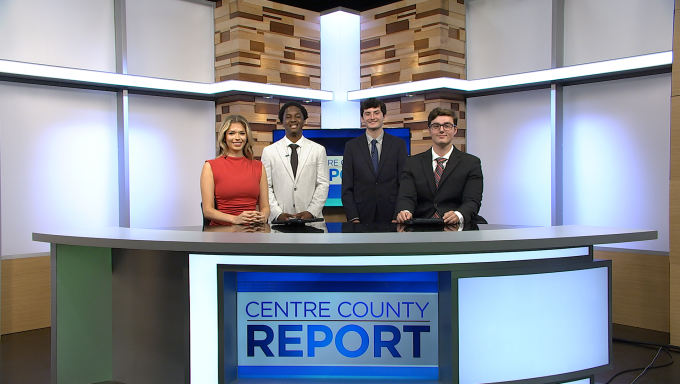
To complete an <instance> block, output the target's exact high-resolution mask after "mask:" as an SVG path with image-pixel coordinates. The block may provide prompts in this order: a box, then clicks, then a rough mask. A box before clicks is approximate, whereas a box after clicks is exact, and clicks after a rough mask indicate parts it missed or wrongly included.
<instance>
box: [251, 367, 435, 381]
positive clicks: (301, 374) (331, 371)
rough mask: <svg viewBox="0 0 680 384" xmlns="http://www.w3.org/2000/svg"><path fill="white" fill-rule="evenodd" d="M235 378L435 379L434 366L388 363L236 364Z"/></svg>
mask: <svg viewBox="0 0 680 384" xmlns="http://www.w3.org/2000/svg"><path fill="white" fill-rule="evenodd" d="M238 377H239V379H245V378H273V377H275V378H277V379H279V378H280V379H283V378H290V379H302V378H308V379H393V380H394V379H402V380H404V379H407V380H408V379H411V380H413V379H416V380H437V379H439V368H438V367H394V366H392V367H390V366H382V367H375V366H358V367H357V366H355V367H352V366H239V367H238Z"/></svg>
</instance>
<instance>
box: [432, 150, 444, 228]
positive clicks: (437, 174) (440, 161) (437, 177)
mask: <svg viewBox="0 0 680 384" xmlns="http://www.w3.org/2000/svg"><path fill="white" fill-rule="evenodd" d="M435 160H436V161H437V169H435V170H434V186H435V188H436V189H439V182H440V181H442V174H443V173H444V162H445V161H446V160H447V159H446V158H444V157H438V158H436V159H435ZM432 218H433V219H441V216H439V213H438V212H437V211H436V210H435V211H434V214H433V215H432Z"/></svg>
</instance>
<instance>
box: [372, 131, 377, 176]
mask: <svg viewBox="0 0 680 384" xmlns="http://www.w3.org/2000/svg"><path fill="white" fill-rule="evenodd" d="M376 144H378V140H376V139H373V141H371V159H372V160H373V169H374V170H375V174H376V175H377V174H378V147H377V145H376Z"/></svg>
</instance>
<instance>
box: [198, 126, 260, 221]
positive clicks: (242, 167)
mask: <svg viewBox="0 0 680 384" xmlns="http://www.w3.org/2000/svg"><path fill="white" fill-rule="evenodd" d="M217 142H218V143H219V149H218V156H217V158H216V159H214V160H208V161H206V162H205V164H204V165H203V171H202V172H201V201H202V202H203V216H204V217H205V218H206V219H210V220H211V221H210V225H228V224H246V225H248V224H259V223H266V222H267V218H268V217H269V196H268V187H267V174H266V172H265V170H264V166H263V165H262V162H260V161H259V160H253V136H252V133H251V131H250V125H249V124H248V121H246V119H245V118H244V117H243V116H240V115H230V116H228V117H227V118H226V120H225V121H224V123H223V124H222V127H221V128H220V131H219V133H218V135H217ZM215 200H216V201H217V207H215ZM258 207H259V210H258Z"/></svg>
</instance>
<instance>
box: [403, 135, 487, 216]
mask: <svg viewBox="0 0 680 384" xmlns="http://www.w3.org/2000/svg"><path fill="white" fill-rule="evenodd" d="M432 161H433V160H432V150H427V151H425V152H423V153H419V154H417V155H414V156H411V157H409V158H408V162H407V164H406V168H405V169H404V172H403V173H402V175H401V183H400V186H399V198H398V201H397V208H396V213H399V212H401V211H403V210H407V211H409V212H411V213H412V214H413V217H414V218H419V219H420V218H423V219H426V218H430V217H432V215H433V214H434V212H435V210H436V211H437V212H438V213H439V215H440V216H441V217H443V216H444V213H446V212H448V211H458V212H460V213H461V214H462V215H463V218H464V220H465V224H467V223H472V222H473V221H478V219H480V220H479V221H480V222H482V223H484V222H485V221H484V219H483V218H481V216H478V215H477V214H478V213H479V207H480V206H481V205H482V191H483V189H484V183H483V179H484V177H483V176H482V163H481V161H480V160H479V158H477V157H475V156H473V155H470V154H467V153H464V152H461V151H459V150H458V149H457V148H456V147H455V146H454V147H453V152H451V156H450V157H449V161H447V162H446V168H444V173H443V174H442V179H441V181H440V182H439V189H437V190H435V185H434V171H433V170H432ZM396 213H395V217H396Z"/></svg>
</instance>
